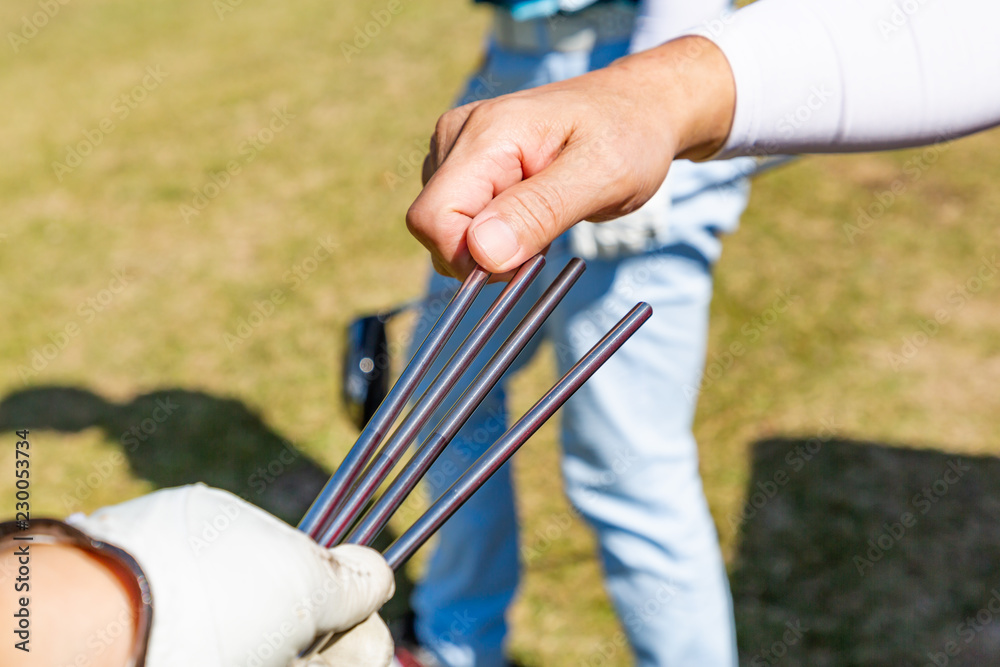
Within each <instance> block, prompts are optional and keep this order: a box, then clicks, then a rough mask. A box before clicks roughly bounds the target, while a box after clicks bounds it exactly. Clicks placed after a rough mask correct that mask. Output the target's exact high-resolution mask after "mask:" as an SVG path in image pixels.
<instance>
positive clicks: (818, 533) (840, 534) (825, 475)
mask: <svg viewBox="0 0 1000 667" xmlns="http://www.w3.org/2000/svg"><path fill="white" fill-rule="evenodd" d="M733 520H734V522H737V523H740V538H739V547H738V553H737V557H736V562H735V564H734V571H733V574H732V585H733V597H734V602H735V609H736V618H737V627H738V632H739V645H740V662H741V664H742V665H750V666H751V667H763V666H764V665H789V666H808V667H825V666H841V665H843V666H859V667H861V666H864V667H868V666H871V667H876V666H877V667H886V666H890V665H891V666H896V665H900V666H902V665H907V666H910V665H912V666H914V667H923V666H924V665H938V666H943V665H952V666H955V665H963V666H980V665H984V666H985V665H991V666H993V665H1000V459H997V458H993V457H968V456H958V455H955V454H947V453H943V452H939V451H931V450H914V449H906V448H902V447H891V446H886V445H882V444H875V443H865V442H853V441H844V440H829V441H823V440H821V439H819V438H813V439H812V440H807V439H774V440H765V441H761V442H758V443H756V445H755V446H754V448H753V468H752V478H751V481H750V485H749V488H748V498H747V501H746V504H745V505H744V507H743V511H742V512H741V516H738V517H734V518H733Z"/></svg>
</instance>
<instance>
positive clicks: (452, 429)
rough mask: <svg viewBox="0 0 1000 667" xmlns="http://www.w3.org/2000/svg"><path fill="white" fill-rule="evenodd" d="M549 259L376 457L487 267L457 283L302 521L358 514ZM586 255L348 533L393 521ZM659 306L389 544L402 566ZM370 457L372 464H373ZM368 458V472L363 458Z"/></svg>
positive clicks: (517, 284) (632, 317)
mask: <svg viewBox="0 0 1000 667" xmlns="http://www.w3.org/2000/svg"><path fill="white" fill-rule="evenodd" d="M541 266H542V259H541V257H535V258H532V259H531V260H529V261H528V262H527V263H525V265H523V266H522V267H521V269H520V270H519V271H518V273H517V275H516V276H515V277H514V279H513V280H512V281H511V284H510V285H508V286H507V288H506V289H505V290H504V291H503V293H501V295H500V296H499V297H498V298H497V300H496V301H495V302H494V304H493V306H492V307H491V308H490V310H489V312H488V313H487V314H486V315H485V316H484V318H483V319H482V321H480V322H479V323H478V325H477V326H476V327H475V328H474V329H473V331H472V333H470V334H469V336H468V337H467V338H466V340H465V341H464V342H463V344H462V345H461V346H460V348H459V350H458V351H457V352H456V353H455V354H454V355H453V356H452V358H451V359H450V360H449V362H448V363H447V364H446V365H445V367H444V368H443V369H442V371H441V372H440V373H439V374H438V376H437V377H436V378H435V380H434V381H433V382H432V383H431V386H430V387H429V388H428V389H427V391H426V392H424V395H423V396H421V398H420V399H419V401H418V402H417V404H416V406H415V407H414V408H413V410H412V411H411V413H410V414H409V415H408V416H407V418H406V419H405V420H404V421H403V422H402V423H401V424H400V426H399V428H398V429H397V430H396V432H395V433H394V434H393V436H392V438H390V440H389V442H388V443H387V444H386V446H385V447H384V448H383V451H382V452H381V454H379V455H378V457H377V458H375V459H374V460H373V456H374V455H375V452H376V450H377V449H378V447H379V444H380V442H381V440H382V438H383V437H384V436H385V435H386V433H387V432H388V430H389V427H390V426H391V424H392V422H393V421H394V420H395V419H396V417H397V416H398V415H399V413H400V412H401V411H402V408H403V405H404V404H405V402H406V400H407V399H408V398H409V397H410V396H411V395H412V394H413V392H414V391H415V388H416V386H417V385H418V384H419V382H420V380H421V378H422V377H423V376H424V375H425V374H426V372H427V370H428V368H429V367H430V365H431V364H432V363H433V361H434V359H435V358H436V357H437V356H438V354H439V353H440V351H441V349H442V348H443V346H444V344H445V343H446V342H447V340H448V337H449V336H450V335H451V334H452V332H453V331H454V330H455V328H456V327H457V325H458V323H459V321H460V320H461V318H462V317H463V316H464V315H465V313H466V312H467V310H468V308H469V306H470V305H471V302H472V300H473V299H474V298H475V296H476V294H478V293H479V291H481V290H482V287H483V286H484V285H485V283H486V281H487V280H488V278H489V276H488V275H487V274H485V273H484V272H483V271H482V270H481V269H478V268H477V269H476V270H475V271H473V273H472V274H471V275H470V276H469V278H467V279H466V281H465V283H464V284H463V285H462V287H461V288H459V290H458V292H456V294H455V297H454V298H453V299H452V301H451V303H449V305H448V306H447V307H446V308H445V310H444V312H442V314H441V317H440V318H439V320H438V322H437V323H436V324H435V325H434V327H433V328H432V330H431V332H430V333H429V334H428V335H427V338H426V339H425V340H424V342H423V343H422V344H421V346H420V349H419V350H418V351H417V353H416V354H415V355H414V357H413V360H411V362H410V364H409V365H408V366H407V368H406V369H405V370H404V371H403V374H402V376H401V377H400V379H399V381H398V382H397V383H396V385H395V386H393V388H392V390H391V391H390V392H389V394H388V396H387V397H386V400H385V401H384V402H383V403H382V405H381V406H380V407H379V409H378V410H377V411H376V413H375V416H374V417H373V418H372V421H371V422H370V423H369V424H368V427H367V428H366V429H365V430H364V431H363V432H362V434H361V437H360V438H359V439H358V442H357V443H356V444H355V446H354V447H353V448H352V449H351V451H350V452H349V453H348V455H347V458H346V459H345V461H344V464H343V465H342V466H341V468H340V469H338V470H337V473H336V474H334V476H333V477H332V478H331V480H330V482H328V483H327V485H326V487H324V489H323V491H321V493H320V495H319V497H317V499H316V501H315V502H314V503H313V506H312V507H311V508H310V509H309V512H308V513H307V514H306V516H305V517H304V518H303V520H302V522H301V523H300V524H299V527H300V529H302V530H304V531H306V532H309V534H310V535H311V536H312V537H313V538H314V539H316V540H317V541H318V542H319V543H320V544H322V545H324V546H332V545H333V544H335V543H338V542H339V541H340V540H341V539H342V538H343V537H344V535H345V534H346V533H347V531H348V530H349V529H350V528H351V526H352V525H353V524H354V523H355V522H356V521H357V520H358V517H359V515H360V514H361V512H362V510H363V508H364V506H365V504H366V503H367V502H368V501H369V500H370V499H371V496H372V495H373V494H374V491H375V489H376V488H377V487H378V486H379V484H381V483H382V482H383V481H384V480H385V478H386V477H387V476H388V475H389V474H390V473H391V471H392V468H393V467H394V466H395V465H396V463H398V461H399V459H400V458H401V457H402V455H403V453H404V451H405V449H406V447H407V446H408V445H409V443H410V441H411V440H412V439H413V437H414V436H415V435H416V433H417V432H418V431H419V429H420V428H422V427H423V425H424V424H425V423H426V421H427V419H429V418H430V416H431V414H433V412H434V410H436V409H437V407H438V406H439V405H440V403H441V401H443V400H444V397H445V396H447V394H448V393H449V392H450V391H451V390H452V388H453V387H454V385H455V384H456V383H457V382H458V380H459V378H460V377H461V375H462V373H463V372H464V371H465V370H466V369H467V368H468V365H469V364H470V363H471V362H472V361H473V360H474V359H475V357H476V355H477V354H478V353H479V352H480V351H481V350H482V348H483V346H484V345H485V343H486V341H487V340H488V339H489V338H490V337H491V336H492V335H493V334H494V333H495V331H496V330H497V328H498V327H499V324H500V322H501V321H502V320H503V318H504V317H506V315H507V314H509V312H510V310H511V309H512V308H513V305H514V303H515V302H516V300H517V299H518V298H519V297H520V296H521V295H523V293H524V292H525V291H526V289H527V286H528V283H530V281H531V280H532V279H533V278H534V277H535V276H536V275H537V274H538V272H539V271H540V270H541ZM583 268H584V264H583V262H582V260H579V259H574V260H572V261H571V262H570V263H569V264H568V265H567V266H566V268H565V269H564V270H563V271H562V273H560V275H559V277H558V278H556V280H555V281H554V282H553V284H552V285H551V286H550V287H549V288H548V290H546V292H545V294H543V295H542V297H541V298H540V299H539V300H538V302H537V303H535V305H534V306H533V307H532V309H531V310H530V311H529V313H528V314H527V315H526V316H525V317H524V319H523V320H522V321H521V323H520V324H519V325H518V326H517V327H516V328H515V330H514V331H513V333H511V335H510V336H509V337H508V338H507V340H506V341H505V342H504V344H503V345H502V346H501V347H500V349H499V350H498V351H497V352H496V354H494V355H493V357H492V358H491V359H490V360H489V362H487V364H486V365H485V366H484V367H483V369H482V371H480V373H479V374H478V375H477V376H476V378H475V380H473V382H472V383H471V384H470V385H469V387H468V388H467V389H466V391H465V392H464V393H463V394H462V396H461V397H460V398H459V400H458V401H457V403H456V404H455V405H454V406H453V407H452V409H451V410H450V411H449V412H448V414H447V415H446V416H445V417H444V418H443V419H442V420H441V421H440V422H439V423H438V425H437V427H436V428H435V429H434V431H433V433H432V434H431V435H430V437H428V438H427V439H426V440H425V441H424V443H423V444H422V445H421V447H420V448H419V449H418V451H417V453H416V455H415V456H414V457H413V459H412V460H411V461H410V462H409V463H408V464H407V465H406V466H405V468H404V469H403V471H402V472H401V473H400V475H399V476H398V478H397V479H396V480H395V482H394V483H393V484H392V485H391V486H390V488H389V489H388V491H387V492H386V494H385V495H384V496H383V498H382V499H381V500H380V501H379V502H378V503H376V504H375V506H374V507H373V508H372V509H371V511H370V512H369V513H368V515H367V516H366V517H364V518H363V519H362V520H361V522H360V523H359V524H358V526H357V528H356V529H355V530H354V532H352V533H351V534H350V536H349V537H348V540H347V541H348V542H351V543H355V544H370V543H371V541H372V540H373V539H374V538H375V537H376V536H377V535H378V533H379V532H380V531H381V530H382V529H383V528H384V527H385V525H386V523H387V522H388V520H389V518H390V517H391V516H392V514H393V513H394V512H395V511H396V510H397V509H398V508H399V507H400V506H401V505H402V503H403V501H404V500H405V498H406V497H407V495H409V493H410V492H411V491H412V490H413V489H414V487H415V486H416V484H417V483H418V482H419V481H420V479H421V478H422V477H423V475H424V474H425V473H426V472H427V470H428V469H429V468H430V466H431V465H432V464H433V462H434V460H435V459H436V458H437V457H438V456H439V455H440V453H441V452H442V451H443V450H444V448H445V447H446V446H447V444H448V443H449V442H450V441H451V440H452V438H454V437H455V435H456V434H457V433H458V431H459V430H460V429H461V427H462V425H464V423H465V422H466V421H467V420H468V419H469V417H470V416H471V415H472V413H473V412H474V411H475V409H476V408H477V407H478V406H479V404H480V403H481V402H482V400H483V399H484V398H485V397H486V395H487V394H488V393H489V392H490V391H491V390H492V389H493V387H494V386H496V384H497V383H498V382H499V381H500V379H501V377H502V376H503V374H504V372H506V370H507V369H508V368H509V367H510V365H511V364H512V363H513V361H514V359H515V358H516V357H517V355H518V354H519V353H520V352H521V350H523V349H524V346H525V345H527V343H528V341H529V340H530V339H531V337H532V336H533V335H534V334H535V333H536V332H537V331H538V329H539V328H540V327H541V325H542V324H543V323H544V321H545V319H546V318H547V317H548V316H549V315H550V314H551V313H552V311H553V310H554V309H555V307H556V305H557V304H558V303H559V301H560V300H561V299H562V297H563V296H564V295H565V294H566V292H567V291H568V290H569V288H570V287H571V286H572V285H573V283H574V282H576V280H577V279H578V278H579V276H580V274H581V273H582V272H583ZM651 314H652V308H651V307H650V306H649V304H646V303H640V304H637V305H636V306H635V307H634V308H633V309H632V310H631V311H630V312H629V313H628V315H626V316H625V317H624V318H623V319H622V320H621V321H619V322H618V324H617V325H616V326H615V327H614V328H613V329H612V330H611V331H610V332H609V333H608V334H607V335H606V336H604V338H602V339H601V340H600V341H599V342H598V343H597V344H596V345H595V346H594V347H593V348H591V350H590V351H589V352H588V353H587V354H586V355H584V357H583V358H582V359H581V360H580V361H579V362H578V363H577V364H576V365H575V366H573V368H572V369H570V370H569V372H567V373H566V375H564V376H563V377H562V378H561V379H560V380H559V381H558V382H557V383H556V384H555V385H554V386H553V387H552V389H550V390H549V392H548V393H546V394H545V396H543V397H542V398H541V399H540V400H539V401H538V402H537V403H536V404H535V405H534V406H533V407H532V408H531V409H530V410H528V411H527V412H526V413H525V414H524V416H522V417H521V419H519V420H518V421H517V423H515V424H514V425H513V426H512V427H511V428H510V429H509V430H508V431H507V432H506V433H505V434H504V435H503V436H502V437H501V438H500V439H499V440H497V442H495V443H494V444H493V445H492V446H491V447H490V448H489V449H488V450H487V451H486V453H484V454H483V455H482V456H481V457H480V458H479V459H478V460H477V461H476V462H475V463H474V464H473V465H472V466H471V467H470V468H469V470H468V471H467V472H466V473H465V474H464V475H463V476H462V477H461V478H459V480H458V481H457V482H456V483H455V484H454V485H452V487H451V488H449V489H448V491H446V492H445V493H444V494H443V495H442V496H441V498H439V499H438V500H437V501H436V502H435V503H434V504H433V505H432V506H431V508H430V509H429V510H428V511H427V512H426V513H425V514H424V515H423V516H422V517H420V518H419V519H417V521H416V522H415V523H414V524H413V526H412V527H411V528H410V529H409V530H407V531H406V532H405V533H404V534H403V535H402V536H401V537H400V538H399V539H397V540H396V541H395V542H393V544H392V545H391V546H390V547H389V548H388V549H387V550H386V551H385V553H384V556H385V558H386V560H387V561H388V562H389V564H390V565H391V566H392V567H393V568H394V569H395V568H398V567H400V566H401V565H402V564H403V563H404V562H406V560H407V559H408V558H409V557H410V556H412V555H413V553H414V552H415V551H416V550H417V549H418V548H419V547H420V546H421V545H423V544H424V543H425V542H426V541H427V540H428V539H429V538H430V537H431V535H433V534H434V532H436V531H437V529H438V528H440V527H441V525H442V524H443V523H444V522H445V521H446V520H447V519H448V518H449V517H450V516H451V515H452V514H454V513H455V512H456V511H457V510H458V508H459V507H461V506H462V504H463V503H465V501H466V500H468V499H469V497H471V495H472V494H473V493H475V492H476V491H477V490H478V489H479V488H480V487H481V486H482V485H483V484H484V483H485V482H486V480H487V479H489V478H490V476H491V475H493V473H495V472H496V471H497V470H498V469H499V468H500V467H501V466H502V465H503V464H504V463H505V462H506V461H508V460H509V459H510V457H511V456H513V454H514V452H516V451H517V450H518V449H519V448H520V447H521V446H522V445H523V444H524V443H525V442H526V441H527V440H528V439H529V438H530V437H531V436H532V435H533V434H534V433H535V432H536V431H537V430H538V429H539V428H540V427H541V425H542V424H544V423H545V422H546V421H547V420H548V419H549V418H550V417H551V416H552V415H553V414H554V413H555V412H556V411H557V410H558V409H559V408H560V407H561V406H562V405H563V403H565V402H566V400H568V399H569V397H570V396H572V394H573V393H574V392H576V390H577V389H579V388H580V387H581V386H582V385H583V383H584V382H586V381H587V380H588V379H589V378H590V377H591V376H592V375H593V374H594V373H595V372H596V371H597V369H598V368H600V367H601V366H602V365H603V364H604V363H605V362H606V361H607V360H608V359H609V358H610V357H611V355H613V354H614V353H615V352H616V351H617V350H618V349H619V348H620V347H621V346H622V345H623V344H624V343H625V341H626V340H628V338H629V337H631V336H632V334H634V333H635V332H636V331H637V330H638V328H639V327H640V326H642V324H643V322H645V321H646V320H647V319H649V317H650V316H651ZM369 462H370V463H369ZM366 464H367V465H368V469H367V472H363V471H365V466H366ZM331 641H335V637H333V636H332V635H331V636H327V637H323V638H319V639H318V640H317V641H316V642H315V643H314V644H313V646H311V647H310V649H308V650H307V651H306V652H305V653H304V654H303V655H304V656H306V657H308V656H310V655H313V654H314V653H315V652H316V651H317V650H319V649H322V648H323V647H325V646H328V645H329V643H330V642H331Z"/></svg>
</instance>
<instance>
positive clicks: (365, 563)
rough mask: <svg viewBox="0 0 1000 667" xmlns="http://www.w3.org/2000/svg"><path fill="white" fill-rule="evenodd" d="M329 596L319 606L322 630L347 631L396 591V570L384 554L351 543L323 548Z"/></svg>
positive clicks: (324, 586)
mask: <svg viewBox="0 0 1000 667" xmlns="http://www.w3.org/2000/svg"><path fill="white" fill-rule="evenodd" d="M321 554H322V555H321V557H322V558H323V559H324V562H323V566H324V571H325V574H326V578H327V581H326V582H324V585H323V588H324V590H327V589H328V590H329V593H330V594H329V595H327V596H325V600H324V601H323V603H322V604H321V605H319V608H318V609H317V618H316V626H317V630H318V631H319V632H337V631H342V630H347V629H350V628H352V627H354V626H355V625H357V624H358V623H360V622H361V621H363V620H364V619H366V618H368V617H369V616H371V615H372V614H373V613H375V612H376V611H377V610H378V609H379V608H380V607H381V606H382V605H384V604H385V603H386V602H387V601H388V600H389V598H391V597H392V595H393V593H394V592H395V582H394V580H393V574H392V570H391V569H390V568H389V566H388V565H387V564H386V562H385V560H384V559H383V558H382V555H381V554H379V553H378V552H377V551H374V550H373V549H369V548H368V547H362V546H358V545H353V544H348V545H342V546H339V547H335V548H333V549H329V550H326V549H323V550H321Z"/></svg>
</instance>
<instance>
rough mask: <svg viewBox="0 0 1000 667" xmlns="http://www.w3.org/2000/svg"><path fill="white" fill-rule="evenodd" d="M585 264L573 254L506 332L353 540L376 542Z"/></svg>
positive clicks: (348, 540)
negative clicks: (497, 346) (502, 341)
mask: <svg viewBox="0 0 1000 667" xmlns="http://www.w3.org/2000/svg"><path fill="white" fill-rule="evenodd" d="M585 269H586V263H585V262H584V261H583V260H582V259H579V258H574V259H572V260H570V261H569V263H567V264H566V267H565V268H564V269H563V270H562V272H560V274H559V275H558V276H557V277H556V279H555V280H554V281H552V284H551V285H549V287H548V289H546V290H545V293H544V294H542V296H541V298H539V299H538V301H537V302H536V303H535V305H534V306H532V307H531V310H530V311H528V314H527V315H525V316H524V318H523V319H522V320H521V322H520V323H519V324H518V325H517V328H515V329H514V331H513V332H512V333H511V334H510V336H508V337H507V340H506V341H504V343H503V345H502V346H501V347H500V349H499V350H497V352H496V354H494V355H493V357H492V358H491V359H490V360H489V362H487V364H486V365H485V366H484V367H483V369H482V370H481V371H480V372H479V375H477V376H476V379H475V380H473V381H472V383H471V384H470V385H469V388H468V389H466V390H465V393H463V394H462V396H461V398H459V399H458V402H456V403H455V405H454V406H453V407H452V409H451V410H450V411H449V412H448V414H447V415H445V417H444V418H443V419H441V421H440V422H438V425H437V426H436V427H435V428H434V432H433V433H432V434H431V435H430V436H428V437H427V439H426V440H424V442H423V443H422V444H421V445H420V447H419V449H417V453H416V454H415V455H414V457H413V458H412V459H410V461H408V462H407V464H406V466H405V467H404V468H403V470H402V471H400V473H399V475H398V476H397V477H396V479H395V480H394V481H393V483H392V486H390V487H389V488H388V489H387V490H386V492H385V493H383V494H382V497H381V498H380V499H379V500H378V502H377V503H375V506H374V507H372V508H371V510H369V511H368V513H367V514H366V515H365V517H364V518H363V519H362V520H361V522H360V523H359V524H358V525H357V526H356V527H355V529H354V530H353V531H351V533H350V534H349V535H348V536H347V538H346V539H345V540H344V541H345V542H348V543H350V544H364V545H368V544H371V542H372V540H373V539H374V538H375V537H376V536H377V535H378V534H379V533H380V532H381V531H382V529H383V528H385V525H386V523H388V521H389V518H390V517H391V516H392V515H393V514H395V512H396V510H398V509H399V507H400V506H401V505H402V504H403V501H404V500H406V497H407V496H408V495H409V494H410V492H412V491H413V489H414V488H415V487H416V486H417V484H418V483H419V482H420V480H421V479H422V478H423V476H424V474H426V472H427V471H428V469H430V467H431V465H433V464H434V461H436V460H437V458H438V456H440V455H441V452H443V451H444V449H445V447H447V446H448V443H450V442H451V441H452V439H453V438H454V437H455V435H456V434H457V433H458V431H459V430H460V429H461V428H462V427H463V426H464V425H465V422H467V421H468V420H469V418H470V417H471V416H472V413H473V412H475V411H476V409H477V408H478V407H479V405H480V404H481V403H482V402H483V400H484V399H485V398H486V396H487V394H489V393H490V391H492V389H493V387H495V386H496V384H497V383H498V382H499V381H500V378H502V377H503V374H504V373H506V372H507V369H508V368H510V366H511V364H513V363H514V360H515V359H516V358H517V355H519V354H520V353H521V351H522V350H523V349H524V348H525V346H526V345H527V344H528V342H529V341H530V340H531V338H532V336H534V335H535V333H537V332H538V330H539V329H540V328H541V327H542V324H544V323H545V320H546V319H548V317H549V315H551V314H552V311H553V310H555V307H556V306H557V305H559V302H560V301H562V298H563V297H564V296H566V293H567V292H569V290H570V289H571V288H572V287H573V285H574V284H575V283H576V281H577V280H578V279H579V278H580V276H581V275H583V272H584V270H585Z"/></svg>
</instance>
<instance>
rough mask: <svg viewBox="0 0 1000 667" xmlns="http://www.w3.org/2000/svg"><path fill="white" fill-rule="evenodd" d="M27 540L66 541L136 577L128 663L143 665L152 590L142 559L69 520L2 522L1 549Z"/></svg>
mask: <svg viewBox="0 0 1000 667" xmlns="http://www.w3.org/2000/svg"><path fill="white" fill-rule="evenodd" d="M25 544H28V545H31V544H63V545H69V546H74V547H77V548H79V549H82V550H84V551H86V552H87V553H90V554H92V555H94V556H97V557H98V558H99V559H104V560H107V561H111V564H112V565H113V566H116V567H117V569H118V570H119V571H123V572H128V573H129V574H131V575H132V576H133V577H134V578H135V587H134V589H133V590H132V593H133V599H137V600H139V601H140V604H139V609H138V617H137V618H136V634H135V644H134V645H133V647H132V652H131V654H130V655H129V661H128V662H127V663H126V667H144V666H145V664H146V648H147V646H148V645H149V633H150V629H151V628H152V627H153V594H152V592H151V591H150V588H149V582H148V581H147V580H146V574H145V573H144V572H143V571H142V568H141V567H140V566H139V563H138V562H137V561H136V560H135V558H133V557H132V555H131V554H129V553H128V552H127V551H125V550H123V549H119V548H118V547H116V546H114V545H113V544H108V543H107V542H101V541H100V540H95V539H93V538H92V537H90V536H89V535H87V534H86V533H83V532H81V531H79V530H77V529H76V528H74V527H73V526H70V525H69V524H67V523H63V522H62V521H59V520H57V519H31V520H30V521H5V522H2V523H0V550H2V549H4V548H6V547H9V546H14V545H16V546H24V545H25Z"/></svg>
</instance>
